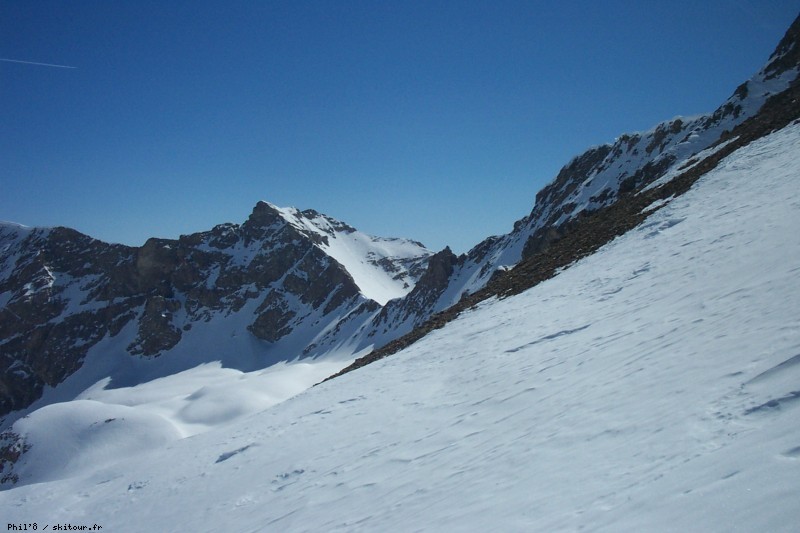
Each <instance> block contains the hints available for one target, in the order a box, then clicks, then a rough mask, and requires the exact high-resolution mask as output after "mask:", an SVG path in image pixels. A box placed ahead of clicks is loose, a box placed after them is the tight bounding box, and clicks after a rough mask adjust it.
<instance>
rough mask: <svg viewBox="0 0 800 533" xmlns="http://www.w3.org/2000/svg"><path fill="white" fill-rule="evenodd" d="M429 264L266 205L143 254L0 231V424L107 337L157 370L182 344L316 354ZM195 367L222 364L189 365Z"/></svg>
mask: <svg viewBox="0 0 800 533" xmlns="http://www.w3.org/2000/svg"><path fill="white" fill-rule="evenodd" d="M429 255H430V253H429V252H428V251H427V250H425V248H424V247H423V246H422V245H420V244H419V243H415V242H413V241H407V240H399V239H380V238H375V237H371V236H367V235H365V234H362V233H360V232H357V231H356V230H355V229H354V228H352V227H350V226H347V225H346V224H343V223H341V222H339V221H336V220H334V219H332V218H330V217H326V216H324V215H320V214H319V213H316V212H314V211H304V212H300V211H297V210H293V209H279V208H277V207H275V206H272V205H270V204H267V203H265V202H259V203H258V205H256V207H255V208H254V209H253V212H252V214H251V215H250V217H249V218H248V219H247V221H246V222H245V223H244V224H241V225H237V224H222V225H219V226H216V227H215V228H214V229H212V230H211V231H207V232H203V233H196V234H193V235H186V236H182V237H180V238H179V239H177V240H168V239H150V240H148V241H147V242H146V243H145V244H144V246H142V247H141V248H132V247H127V246H121V245H114V244H106V243H103V242H100V241H97V240H95V239H92V238H90V237H88V236H86V235H82V234H80V233H78V232H76V231H74V230H70V229H67V228H51V229H40V228H34V229H31V228H25V227H22V226H18V225H13V224H3V225H0V339H2V340H0V415H4V414H6V413H8V412H10V411H12V410H16V409H20V408H23V407H26V406H27V405H29V404H31V403H32V402H33V401H34V400H36V399H37V398H39V397H40V396H41V394H42V391H43V389H44V387H45V386H50V387H54V386H56V385H58V384H59V383H60V382H61V381H63V380H64V379H65V378H66V377H68V376H69V375H71V374H72V373H74V372H75V371H76V370H77V369H78V368H80V367H81V365H82V363H83V361H84V359H85V357H86V356H87V354H88V353H89V351H90V350H91V349H92V348H94V347H96V346H98V343H100V342H101V341H102V340H104V339H112V338H113V339H122V338H125V342H124V343H123V345H124V350H125V352H126V353H127V354H128V355H129V356H130V357H137V358H143V359H155V358H159V357H161V356H164V357H170V352H172V351H175V350H178V351H180V350H179V345H181V344H182V342H183V341H185V340H191V342H189V343H188V345H191V346H192V350H193V351H195V352H202V350H203V343H204V341H203V340H202V339H204V338H208V337H209V336H212V337H214V338H217V339H219V338H222V339H224V338H225V337H228V338H230V337H233V336H237V335H241V336H245V337H251V338H252V342H251V343H250V344H251V345H252V344H255V346H256V348H255V349H251V352H255V353H256V358H257V359H258V357H257V356H258V354H259V353H260V354H261V356H262V357H261V359H260V362H259V360H256V361H253V360H252V358H251V359H250V360H248V361H247V362H245V361H241V362H238V363H237V361H236V360H235V358H236V356H235V355H231V356H229V357H228V359H227V363H228V364H230V365H231V366H237V365H240V364H241V365H243V366H249V367H252V366H254V365H255V366H258V365H259V364H263V365H266V364H269V363H270V362H274V360H275V359H276V358H278V359H279V358H281V357H284V358H292V357H294V356H297V355H300V354H301V353H302V352H303V351H305V353H306V354H310V355H314V354H315V352H314V347H313V341H314V339H315V338H316V337H317V336H319V335H320V334H322V333H325V332H328V331H331V330H335V329H336V327H337V325H339V322H341V321H342V320H345V319H347V317H348V315H350V314H351V313H352V312H353V311H354V310H358V313H365V316H366V315H368V314H370V313H374V312H376V311H377V309H378V308H379V307H380V306H379V304H378V303H376V302H375V301H373V298H374V299H377V300H380V301H381V303H385V300H386V299H387V298H389V297H394V296H398V295H400V296H402V295H403V294H405V293H406V292H408V291H410V290H411V289H412V288H413V286H414V285H415V283H416V282H417V280H418V279H419V278H420V277H421V276H422V275H423V273H424V270H425V266H426V264H427V258H428V256H429ZM337 258H338V259H337ZM348 263H349V265H350V268H351V270H353V272H352V273H351V271H350V270H348V267H347V266H345V265H346V264H348ZM356 267H357V268H356ZM359 278H364V281H365V283H363V286H361V285H360V284H359V283H358V281H357V280H358V279H359ZM358 313H357V314H358ZM123 330H125V333H126V334H125V335H120V334H121V332H123ZM212 330H213V334H212V333H210V332H211V331H212ZM192 338H194V339H192ZM218 346H219V343H217V344H216V347H217V348H218ZM280 348H283V349H285V350H286V352H285V353H284V354H283V355H281V354H276V353H275V352H276V350H278V349H280ZM209 350H210V348H209ZM269 354H273V355H269ZM182 357H185V356H182ZM203 358H206V359H209V360H213V359H214V358H217V359H219V354H218V353H211V352H209V353H207V354H205V355H200V354H198V355H196V356H194V357H193V358H189V359H187V362H186V365H188V364H190V363H197V362H198V361H202V360H203Z"/></svg>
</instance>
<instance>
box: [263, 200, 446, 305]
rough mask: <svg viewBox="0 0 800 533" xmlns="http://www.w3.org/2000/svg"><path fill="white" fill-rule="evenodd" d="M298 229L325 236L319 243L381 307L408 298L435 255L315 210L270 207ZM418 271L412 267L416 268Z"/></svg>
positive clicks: (422, 247)
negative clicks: (429, 260)
mask: <svg viewBox="0 0 800 533" xmlns="http://www.w3.org/2000/svg"><path fill="white" fill-rule="evenodd" d="M268 205H270V207H272V208H273V209H274V210H276V211H277V212H278V213H280V215H281V216H282V217H283V218H284V219H285V220H286V221H287V222H288V223H289V224H291V225H292V226H294V227H295V228H297V229H298V230H300V231H302V232H304V233H307V234H314V235H318V236H320V237H323V238H324V240H322V242H320V243H319V244H317V246H319V248H320V249H322V251H324V252H325V253H326V254H328V255H329V256H331V257H333V258H334V259H335V260H336V261H338V262H339V263H340V264H342V265H343V266H344V267H345V269H346V270H347V272H348V273H349V274H350V275H351V276H352V277H353V280H354V281H355V282H356V285H358V287H359V289H361V292H362V293H363V294H364V296H366V297H367V298H369V299H370V300H374V301H376V302H378V303H379V304H381V305H385V304H386V302H388V301H389V300H392V299H394V298H401V297H403V296H405V295H406V294H407V293H408V292H409V291H410V290H411V289H412V288H413V286H414V283H416V281H417V279H416V278H417V277H418V274H417V275H416V276H415V275H413V273H411V272H409V270H412V271H413V270H419V271H421V270H422V268H421V267H424V264H425V260H426V259H427V257H428V256H429V255H431V252H430V251H429V250H427V249H426V248H425V247H424V246H423V245H422V244H420V243H418V242H416V241H412V240H409V239H399V238H385V237H374V236H372V235H367V234H366V233H362V232H360V231H357V230H356V229H355V228H352V227H350V226H347V225H346V224H343V223H342V222H339V221H338V220H335V219H333V218H330V217H328V216H326V215H323V214H321V213H317V212H316V211H313V210H307V211H300V210H298V209H296V208H294V207H277V206H275V205H272V204H268ZM414 266H416V267H417V268H416V269H414V268H411V269H409V267H414Z"/></svg>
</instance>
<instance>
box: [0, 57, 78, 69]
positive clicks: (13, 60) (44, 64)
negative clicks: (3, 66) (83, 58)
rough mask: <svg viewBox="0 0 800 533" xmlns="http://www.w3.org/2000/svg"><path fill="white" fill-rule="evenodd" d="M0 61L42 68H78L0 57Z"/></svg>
mask: <svg viewBox="0 0 800 533" xmlns="http://www.w3.org/2000/svg"><path fill="white" fill-rule="evenodd" d="M0 61H8V62H9V63H22V64H24V65H39V66H40V67H56V68H78V67H70V66H68V65H54V64H52V63H36V62H35V61H20V60H19V59H5V58H2V57H0Z"/></svg>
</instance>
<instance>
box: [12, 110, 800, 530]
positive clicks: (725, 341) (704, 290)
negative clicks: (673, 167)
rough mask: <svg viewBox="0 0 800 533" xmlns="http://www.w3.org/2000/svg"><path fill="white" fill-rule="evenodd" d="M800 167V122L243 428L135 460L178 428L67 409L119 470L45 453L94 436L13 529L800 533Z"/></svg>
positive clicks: (29, 478)
mask: <svg viewBox="0 0 800 533" xmlns="http://www.w3.org/2000/svg"><path fill="white" fill-rule="evenodd" d="M798 153H800V125H798V124H795V125H793V126H790V127H787V128H785V129H784V130H781V131H779V132H776V133H773V134H772V135H770V136H769V137H766V138H764V139H761V140H759V141H757V142H754V143H752V144H751V145H750V146H748V147H746V148H743V149H741V150H738V151H737V152H735V153H734V154H732V155H731V156H729V157H728V158H726V159H725V160H724V161H723V162H722V163H721V164H720V165H719V166H718V167H717V169H716V170H714V171H712V172H710V173H708V174H707V175H706V176H704V177H703V178H701V179H700V180H699V181H698V182H697V184H696V185H695V187H694V188H693V189H692V190H691V191H689V192H688V193H687V194H685V195H683V196H681V197H678V198H676V199H674V200H672V201H671V202H669V203H668V204H667V205H666V206H664V207H662V208H661V209H659V210H656V211H654V213H653V214H652V215H651V216H650V217H649V218H648V219H647V221H646V222H645V223H644V224H642V225H641V226H640V227H638V228H637V229H635V230H633V231H631V232H629V233H627V234H626V235H624V236H622V237H620V238H618V239H616V240H614V241H613V242H612V243H610V244H609V245H607V246H605V247H604V248H602V249H601V250H600V251H599V252H598V253H596V254H595V255H593V256H591V257H588V258H586V259H584V260H582V261H580V262H578V263H577V264H575V265H573V266H572V267H571V268H569V269H567V270H565V271H563V272H562V273H561V274H559V275H558V276H557V277H555V278H553V279H551V280H549V281H547V282H545V283H542V284H540V285H538V286H536V287H534V288H533V289H531V290H529V291H527V292H525V293H523V294H520V295H518V296H515V297H512V298H509V299H506V300H489V301H486V302H483V303H481V304H480V305H478V306H477V307H476V308H475V309H474V310H472V311H470V312H466V313H464V314H463V315H462V316H461V317H459V318H458V319H457V320H456V321H454V322H452V323H450V324H448V325H447V326H446V327H445V328H443V329H440V330H436V331H434V332H433V333H431V334H430V335H428V336H427V337H426V338H424V339H423V340H422V341H420V342H418V343H417V344H415V345H413V346H411V347H410V348H408V349H406V350H404V351H403V352H400V353H398V354H396V355H395V356H392V357H390V358H387V359H384V360H381V361H379V362H378V363H375V364H372V365H369V366H367V367H364V368H362V369H360V370H358V371H355V372H351V373H349V374H347V375H345V376H342V377H340V378H337V379H335V380H332V381H330V382H326V383H324V384H322V385H320V386H318V387H315V388H313V389H310V390H307V391H305V392H304V393H302V394H300V395H298V396H296V397H294V398H292V399H290V400H288V401H285V402H283V403H280V404H278V405H275V406H273V407H271V408H269V409H267V410H265V411H263V412H261V413H257V414H253V415H251V416H249V417H246V418H244V419H240V420H239V421H236V422H232V423H230V424H228V425H227V426H225V427H221V428H218V429H215V430H212V431H207V432H205V433H203V434H199V435H195V436H193V437H191V438H185V439H182V440H172V441H170V442H169V443H168V444H166V445H164V446H163V447H160V446H159V445H158V444H157V443H155V444H154V443H147V445H146V448H147V449H146V450H144V451H142V452H141V453H139V454H138V455H136V456H133V457H126V456H125V454H126V453H127V451H128V448H130V446H125V443H124V442H123V441H124V439H126V438H136V435H135V434H134V435H128V436H127V437H126V436H124V432H119V434H115V433H112V431H111V430H112V429H113V428H112V426H113V425H114V424H116V423H117V422H119V423H120V424H122V423H126V424H128V427H129V429H130V430H131V431H135V430H136V429H137V427H138V428H139V430H140V431H142V432H144V431H152V432H154V433H155V434H156V435H160V434H165V433H167V431H166V430H163V429H158V428H156V424H155V423H153V422H152V421H150V422H148V423H145V422H142V421H138V420H137V419H136V417H134V416H130V417H129V416H128V415H126V413H125V412H124V410H122V409H117V408H115V409H117V410H116V411H114V416H115V418H116V419H115V420H113V421H109V422H105V421H104V420H100V419H97V420H93V418H92V416H91V411H92V408H93V406H94V407H96V405H95V404H92V403H87V402H89V400H83V401H82V402H76V403H75V405H74V406H70V404H63V405H53V406H50V408H51V409H55V408H58V409H62V410H66V411H68V412H70V413H72V415H71V416H72V417H73V419H75V420H77V421H79V422H80V423H81V424H84V425H85V424H88V423H95V424H96V426H93V427H94V428H95V429H96V427H97V426H101V425H105V427H104V428H102V430H103V432H104V433H105V435H104V436H103V440H102V442H103V443H104V444H103V447H104V449H108V446H109V444H110V443H113V442H114V441H115V439H116V441H117V443H118V444H119V446H120V447H119V450H120V452H121V453H119V454H118V455H117V456H116V457H102V456H100V455H99V454H98V456H96V457H94V458H93V459H94V462H93V463H91V464H90V465H87V464H86V463H85V462H84V463H83V464H84V466H83V467H82V468H80V469H74V470H72V471H68V472H62V473H61V474H60V475H58V476H49V479H51V480H49V481H48V476H46V475H45V474H43V473H42V472H40V471H37V470H36V468H35V466H34V464H35V460H36V458H37V451H36V450H37V447H41V450H45V449H46V450H48V453H50V454H56V456H57V458H58V459H59V464H64V463H67V462H68V461H69V460H71V459H72V456H71V454H73V453H74V452H73V449H74V448H75V447H77V448H78V449H80V446H81V445H82V444H83V443H87V442H93V439H95V440H96V439H97V437H93V434H91V431H93V429H88V428H87V429H85V430H84V431H83V432H82V433H81V434H80V435H78V436H77V437H75V436H72V435H70V434H69V433H68V432H67V431H64V433H63V434H62V435H60V439H61V440H60V444H61V446H60V447H58V448H56V447H54V446H50V447H49V448H48V447H45V446H43V445H42V444H40V443H39V442H38V441H37V439H36V438H34V439H32V440H30V442H29V444H30V445H31V446H32V447H31V449H30V451H29V452H28V453H27V454H25V455H23V459H22V460H21V462H20V463H19V470H18V471H19V474H20V476H21V481H20V484H19V485H18V486H17V487H16V488H13V489H11V490H7V491H4V492H2V493H0V516H3V517H4V519H5V520H6V521H7V522H9V523H30V522H34V521H36V522H38V524H40V526H41V525H42V524H53V523H55V522H58V523H61V524H64V523H68V524H77V525H81V524H86V525H92V524H95V523H96V524H99V525H102V526H103V528H104V530H106V531H145V530H155V531H165V530H191V531H220V530H225V531H419V530H426V531H439V530H456V531H467V530H470V531H548V532H549V531H574V530H578V529H581V530H586V531H614V532H624V531H631V532H634V531H635V532H641V531H770V532H781V531H785V532H790V531H792V532H793V531H797V524H798V523H800V507H798V505H797V493H798V489H800V426H799V425H798V424H797V421H798V415H799V414H800V410H798V409H800V314H799V313H798V310H800V284H798V282H797V280H798V276H799V275H800V232H798V231H797V228H798V227H800V187H798V179H800V160H798V157H797V154H798ZM129 392H130V393H131V394H133V393H134V392H135V391H134V390H131V391H129ZM92 401H98V400H92ZM106 401H111V400H110V397H108V396H107V397H106ZM115 401H120V400H119V399H117V400H115ZM45 414H46V413H45ZM65 414H66V413H64V415H65ZM103 416H105V415H103ZM95 418H96V417H95ZM42 419H43V422H44V420H45V417H44V415H42ZM165 420H166V418H165ZM33 421H34V417H33V416H32V417H31V418H30V419H29V423H30V424H32V425H34V424H33ZM23 422H24V421H20V422H19V423H18V425H17V426H15V429H19V430H22V429H25V428H23V427H21V426H19V424H22V423H23ZM152 428H156V429H152ZM27 431H30V432H31V433H29V435H31V436H34V435H33V431H34V428H33V427H28V428H27ZM22 433H24V431H22ZM152 434H153V433H148V435H152ZM139 437H141V438H145V435H141V434H140V435H139ZM42 453H44V451H40V452H38V454H42ZM38 457H41V455H38ZM50 459H51V460H52V459H53V458H52V457H50ZM58 477H60V478H61V479H53V478H58Z"/></svg>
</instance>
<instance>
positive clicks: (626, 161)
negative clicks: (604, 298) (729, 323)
mask: <svg viewBox="0 0 800 533" xmlns="http://www.w3.org/2000/svg"><path fill="white" fill-rule="evenodd" d="M798 65H800V23H798V21H795V22H794V24H793V25H792V26H791V28H790V29H789V31H788V32H787V34H786V36H785V37H784V39H783V40H782V41H781V42H780V43H779V45H778V47H777V48H776V50H775V52H774V53H773V54H772V55H771V56H770V58H769V60H768V62H767V63H766V65H765V66H764V68H762V69H761V70H760V71H759V72H758V73H756V74H755V75H754V76H753V77H752V78H751V79H750V80H748V81H746V82H744V83H742V84H741V85H740V86H739V87H737V88H736V89H735V90H734V92H733V94H732V96H731V97H730V98H729V99H728V100H726V101H725V102H724V103H723V104H722V105H721V106H720V107H719V108H718V109H717V110H716V111H714V112H713V113H711V114H708V115H703V116H699V117H692V118H674V119H671V120H668V121H665V122H662V123H661V124H658V125H657V126H655V127H654V128H653V129H651V130H649V131H647V132H644V133H634V134H626V135H621V136H620V137H619V138H617V139H616V140H615V141H614V142H613V143H611V144H605V145H601V146H597V147H594V148H591V149H589V150H587V151H586V152H585V153H583V154H581V155H579V156H577V157H575V158H574V159H573V160H572V161H570V162H569V163H568V164H567V165H566V166H564V168H562V169H561V171H560V172H559V174H558V175H557V176H556V177H555V179H554V180H553V181H552V182H551V183H550V184H549V185H548V186H546V187H545V188H544V189H542V190H541V191H540V192H539V193H538V194H537V195H536V199H535V203H534V205H533V209H532V211H531V212H530V214H528V215H527V216H525V217H523V218H521V219H520V220H518V221H517V222H516V223H515V224H514V228H513V230H512V231H511V232H510V233H508V234H506V235H502V236H493V237H489V238H487V239H486V240H484V241H483V242H481V243H479V244H478V245H477V246H475V247H474V248H472V249H471V250H470V251H469V252H468V253H466V254H463V255H461V256H456V255H455V254H453V253H452V252H451V251H450V250H449V248H446V249H444V250H442V251H439V252H438V253H432V252H431V251H429V250H427V249H426V248H425V247H424V246H423V245H422V244H420V243H418V242H415V241H412V240H407V239H389V238H380V237H373V236H369V235H366V234H363V233H361V232H359V231H357V230H356V229H355V228H352V227H350V226H348V225H347V224H345V223H343V222H340V221H337V220H335V219H332V218H330V217H328V216H325V215H323V214H320V213H317V212H315V211H313V210H307V211H299V210H296V209H293V208H279V207H276V206H274V205H271V204H269V203H266V202H258V203H257V204H256V206H255V208H254V209H253V212H252V214H251V215H250V217H249V218H248V219H247V220H246V221H245V222H244V223H242V224H230V223H228V224H221V225H219V226H216V227H214V228H213V229H211V230H210V231H207V232H202V233H196V234H192V235H185V236H181V237H180V238H179V239H176V240H168V239H150V240H148V241H147V242H146V243H145V244H144V245H143V246H142V247H139V248H135V247H128V246H122V245H117V244H107V243H103V242H101V241H98V240H96V239H93V238H91V237H89V236H86V235H83V234H81V233H79V232H77V231H75V230H72V229H69V228H63V227H55V228H27V227H23V226H19V225H16V224H12V223H2V224H1V225H0V416H5V417H6V418H5V419H4V423H3V426H2V428H7V427H9V426H10V425H11V424H12V423H13V422H14V421H15V420H16V419H17V418H18V417H19V416H21V415H22V414H24V413H25V412H26V410H28V409H32V408H38V407H41V406H43V405H46V404H47V403H50V402H52V401H56V400H58V399H61V400H63V399H69V394H70V393H68V392H62V393H59V392H58V391H59V390H61V391H66V390H67V389H65V388H64V387H62V386H61V384H62V383H64V381H65V380H66V379H67V378H70V377H71V376H79V377H80V379H79V381H80V382H81V383H83V384H85V385H88V384H91V383H94V382H95V381H97V380H98V379H102V378H110V384H111V386H116V387H121V386H127V385H134V384H137V383H142V382H145V381H148V380H152V379H155V378H158V377H162V376H166V375H170V374H174V373H176V372H181V371H184V370H188V369H191V368H194V367H196V366H197V365H200V364H202V363H208V362H212V361H221V362H222V365H223V366H225V367H229V368H234V369H238V370H242V371H252V370H256V369H262V368H267V367H269V366H270V365H274V364H275V363H278V362H281V361H292V360H296V359H298V358H301V359H302V358H308V359H322V358H324V359H328V360H331V361H339V362H340V363H341V364H340V365H339V366H340V367H345V366H346V365H347V364H349V363H350V362H352V361H353V360H354V359H356V358H357V357H360V356H364V355H365V354H368V353H369V352H371V351H372V350H375V349H380V348H382V347H384V346H386V345H389V344H390V343H392V342H396V341H398V339H401V338H403V336H404V335H408V334H412V333H413V332H414V331H417V330H418V328H420V327H422V326H424V325H425V324H426V323H428V322H429V321H430V320H431V318H432V317H434V316H436V314H437V313H442V312H444V311H446V310H447V309H450V308H452V307H453V306H455V305H457V304H459V302H468V301H469V298H470V297H473V295H475V294H479V293H480V291H482V290H486V288H487V287H489V286H491V285H492V284H493V283H494V284H496V283H498V280H503V279H505V280H513V279H518V278H519V276H520V275H521V274H520V273H521V272H527V271H524V270H523V269H520V268H519V265H522V264H526V265H527V266H526V268H530V261H531V260H532V259H535V258H537V257H539V254H542V253H544V252H546V251H547V250H552V249H553V247H554V246H555V245H557V244H558V243H559V242H562V241H564V240H565V239H569V238H570V236H571V235H577V234H578V233H576V232H580V231H583V232H586V231H587V230H586V226H585V221H586V220H588V218H589V217H591V216H595V215H598V214H602V213H612V214H613V213H614V211H613V208H614V207H615V206H619V205H621V201H623V200H624V201H628V200H627V199H630V198H633V197H637V195H642V194H645V193H646V192H647V191H651V190H655V189H656V188H657V187H658V186H660V185H662V184H667V183H670V182H671V181H672V180H673V179H676V178H678V177H680V176H682V175H685V174H687V173H689V172H692V171H693V170H694V171H696V172H695V173H697V172H699V171H700V170H702V169H703V168H704V167H703V165H704V164H707V162H708V161H710V160H711V159H713V158H714V156H715V154H723V153H725V150H726V147H729V149H732V148H733V147H736V146H738V145H737V144H736V143H737V142H739V143H740V142H742V140H743V139H744V138H745V137H746V136H747V135H750V136H753V135H756V133H753V132H755V131H756V126H757V125H758V124H760V123H762V122H763V123H768V122H769V120H773V119H774V118H775V117H773V116H772V115H769V113H773V114H775V113H777V114H778V115H781V116H779V117H778V119H776V120H778V121H780V120H793V119H794V118H796V115H797V114H798V109H800V104H797V103H796V101H795V100H790V101H789V103H788V104H787V103H785V102H784V103H783V104H781V105H780V106H779V105H778V104H775V103H774V102H776V100H775V98H776V97H778V96H780V95H784V96H785V95H794V94H796V92H797V86H798V81H797V76H798ZM791 98H794V96H792V97H791ZM769 102H773V104H771V105H772V107H769V105H770V104H769ZM792 102H794V103H792ZM765 104H766V105H765ZM793 106H794V107H793ZM778 107H780V111H775V109H777V108H778ZM765 110H766V111H765ZM793 113H794V114H793ZM759 121H760V122H759ZM737 128H738V129H737ZM742 128H749V129H748V130H747V131H748V132H750V133H747V134H746V135H745V134H744V133H742V131H744V130H742ZM765 133H769V132H768V131H766V132H763V133H759V135H761V134H765ZM609 216H610V215H609ZM601 233H602V232H600V231H598V232H597V236H596V238H595V239H594V241H593V242H594V244H592V246H594V245H596V244H597V243H602V242H605V241H603V239H605V238H606V237H607V236H606V235H601ZM609 238H610V237H609ZM590 240H591V239H590ZM595 241H596V242H595ZM590 247H591V246H590ZM575 253H577V252H575ZM565 257H567V256H565ZM562 262H563V261H562ZM515 267H518V268H516V269H515ZM515 271H516V273H515ZM514 276H517V278H515V277H514ZM531 279H533V278H531ZM74 379H78V377H75V378H74ZM69 390H73V389H69ZM75 390H78V389H75ZM9 415H10V416H9Z"/></svg>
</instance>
